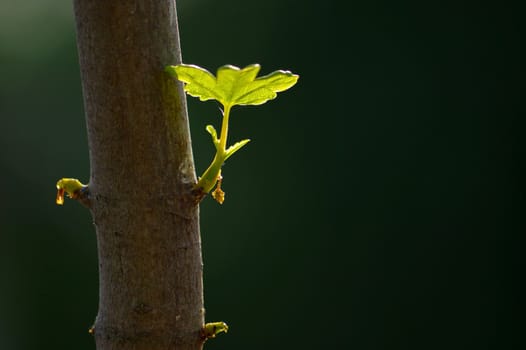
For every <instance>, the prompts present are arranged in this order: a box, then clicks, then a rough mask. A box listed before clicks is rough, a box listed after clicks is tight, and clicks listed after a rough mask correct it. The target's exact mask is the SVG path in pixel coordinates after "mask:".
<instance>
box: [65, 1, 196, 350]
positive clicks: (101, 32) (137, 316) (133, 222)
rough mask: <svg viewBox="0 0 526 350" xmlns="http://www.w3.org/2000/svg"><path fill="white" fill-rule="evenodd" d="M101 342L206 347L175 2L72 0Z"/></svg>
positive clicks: (101, 345) (103, 348)
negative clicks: (174, 70) (173, 68)
mask: <svg viewBox="0 0 526 350" xmlns="http://www.w3.org/2000/svg"><path fill="white" fill-rule="evenodd" d="M74 11H75V18H76V25H77V44H78V51H79V59H80V69H81V76H82V86H83V93H84V104H85V111H86V120H87V130H88V141H89V150H90V162H91V176H90V182H89V194H90V201H89V202H90V207H91V208H90V209H91V212H92V216H93V220H94V224H95V227H96V232H97V244H98V256H99V274H100V277H99V293H100V296H99V297H100V300H99V311H98V315H97V318H96V321H95V324H94V326H93V329H92V331H93V334H94V336H95V341H96V344H97V349H98V350H109V349H119V350H127V349H134V350H142V349H144V350H146V349H147V350H156V349H163V350H166V349H177V350H190V349H191V350H195V349H201V348H202V343H203V340H202V339H201V337H200V330H201V328H202V326H203V321H204V309H203V291H202V258H201V240H200V234H199V209H198V204H197V203H196V200H195V198H194V195H193V194H192V186H193V185H194V184H195V182H196V177H195V170H194V163H193V155H192V150H191V140H190V134H189V127H188V119H187V112H186V102H185V96H184V92H183V90H182V86H181V84H180V83H176V82H175V81H173V80H172V79H171V78H170V77H169V76H168V75H167V74H165V73H164V70H163V69H164V67H165V66H166V65H169V64H178V63H180V62H181V54H180V46H179V33H178V27H177V15H176V5H175V1H174V0H126V1H122V0H75V1H74Z"/></svg>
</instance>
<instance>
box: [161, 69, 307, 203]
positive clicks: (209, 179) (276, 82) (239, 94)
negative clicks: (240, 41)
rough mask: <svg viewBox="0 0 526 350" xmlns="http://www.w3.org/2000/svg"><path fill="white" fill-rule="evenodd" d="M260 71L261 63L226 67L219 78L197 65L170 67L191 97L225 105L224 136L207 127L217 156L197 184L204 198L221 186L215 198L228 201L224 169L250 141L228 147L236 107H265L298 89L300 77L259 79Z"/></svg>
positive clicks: (284, 75)
mask: <svg viewBox="0 0 526 350" xmlns="http://www.w3.org/2000/svg"><path fill="white" fill-rule="evenodd" d="M260 68H261V67H260V66H259V65H258V64H252V65H249V66H247V67H245V68H243V69H240V68H238V67H235V66H231V65H226V66H222V67H220V68H219V69H218V70H217V78H216V77H215V76H214V75H213V74H212V73H210V72H209V71H207V70H206V69H203V68H201V67H198V66H195V65H188V64H180V65H177V66H168V67H166V71H167V72H168V73H169V74H170V75H172V76H173V77H175V78H177V79H178V80H180V81H182V82H183V83H184V89H185V91H186V92H187V93H188V94H189V95H190V96H193V97H198V98H199V99H200V100H201V101H207V100H217V101H218V102H219V103H221V104H222V105H223V122H222V124H221V134H220V136H219V137H218V136H217V131H216V130H215V128H214V127H213V126H212V125H207V126H206V131H208V133H209V134H210V135H211V136H212V142H213V144H214V146H215V148H216V155H215V157H214V159H213V161H212V163H211V164H210V166H209V167H208V169H206V171H205V172H204V173H203V175H202V176H201V177H200V178H199V181H198V183H197V184H196V185H195V189H196V190H198V191H199V192H200V193H201V194H203V195H204V194H207V193H209V192H210V191H211V190H212V188H214V186H215V185H216V184H217V185H218V186H217V188H216V190H215V191H214V192H213V193H212V195H213V197H214V199H216V200H217V201H218V202H219V203H223V201H224V192H223V191H222V190H221V179H222V177H221V167H222V166H223V163H224V162H225V161H226V160H227V159H228V158H229V157H230V156H232V154H234V153H235V152H237V151H238V150H239V149H241V148H242V147H243V146H244V145H246V144H247V143H248V142H249V141H250V140H249V139H246V140H242V141H239V142H237V143H235V144H233V145H232V146H230V147H228V148H227V137H228V122H229V118H230V111H231V109H232V107H234V106H236V105H242V106H246V105H260V104H263V103H265V102H267V101H268V100H272V99H274V98H276V96H277V93H278V92H281V91H285V90H287V89H289V88H291V87H292V86H294V84H296V82H297V81H298V78H299V76H298V75H296V74H292V73H291V72H289V71H282V70H278V71H275V72H272V73H270V74H268V75H265V76H262V77H257V74H258V72H259V70H260Z"/></svg>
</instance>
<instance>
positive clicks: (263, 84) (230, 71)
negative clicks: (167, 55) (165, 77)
mask: <svg viewBox="0 0 526 350" xmlns="http://www.w3.org/2000/svg"><path fill="white" fill-rule="evenodd" d="M260 68H261V67H260V65H259V64H252V65H249V66H246V67H245V68H243V69H240V68H238V67H235V66H231V65H226V66H222V67H220V68H219V69H218V70H217V78H216V77H214V76H213V75H212V73H210V72H209V71H207V70H206V69H203V68H201V67H198V66H195V65H189V64H180V65H177V66H168V67H167V68H166V71H167V72H168V73H170V74H171V75H173V76H175V77H176V78H177V79H179V80H180V81H182V82H183V83H185V86H184V89H185V91H186V92H187V93H188V94H189V95H191V96H194V97H199V99H200V100H201V101H207V100H217V101H219V102H220V103H221V104H222V105H223V106H225V108H226V107H227V106H228V107H232V106H235V105H260V104H263V103H265V102H267V101H268V100H272V99H274V98H276V96H277V93H278V92H281V91H285V90H287V89H289V88H290V87H292V86H294V84H296V82H297V81H298V78H299V76H298V75H296V74H293V73H291V72H289V71H284V70H278V71H275V72H272V73H270V74H268V75H265V76H262V77H259V78H256V76H257V74H258V72H259V70H260Z"/></svg>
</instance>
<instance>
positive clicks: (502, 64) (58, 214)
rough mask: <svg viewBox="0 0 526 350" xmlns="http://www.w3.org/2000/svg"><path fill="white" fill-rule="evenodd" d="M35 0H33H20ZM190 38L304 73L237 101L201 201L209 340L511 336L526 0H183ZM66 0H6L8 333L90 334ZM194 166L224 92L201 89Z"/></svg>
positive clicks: (235, 57)
mask: <svg viewBox="0 0 526 350" xmlns="http://www.w3.org/2000/svg"><path fill="white" fill-rule="evenodd" d="M22 4H25V5H22ZM178 7H179V16H180V28H181V41H182V47H183V59H184V61H185V62H186V63H194V64H198V65H201V66H203V67H206V68H208V69H210V70H212V71H215V70H216V69H217V67H219V66H221V65H223V64H226V63H230V64H234V65H238V66H244V65H247V64H251V63H255V62H258V63H260V64H261V65H262V73H263V74H266V73H269V72H271V71H273V70H276V69H289V70H292V71H293V72H295V73H298V74H300V76H301V78H300V80H299V83H298V85H297V86H295V87H294V88H293V89H291V90H290V91H287V92H284V93H281V94H280V96H279V97H278V98H277V99H276V100H274V101H271V102H269V103H267V104H265V105H263V106H260V107H245V108H236V109H234V111H233V115H232V120H231V128H232V131H231V140H232V141H237V140H240V139H243V138H247V137H248V138H251V139H252V142H251V143H250V144H249V145H248V146H246V147H245V148H244V149H243V150H242V151H240V152H239V153H238V154H236V156H235V157H233V158H232V159H231V160H229V162H228V163H227V164H226V166H225V167H224V170H223V171H224V172H223V174H224V176H225V181H224V189H225V190H226V192H227V200H226V202H225V204H224V205H223V206H219V205H217V204H216V203H215V202H213V201H212V200H211V199H209V198H207V199H206V200H205V201H204V202H203V203H202V205H201V225H202V232H201V233H202V239H203V255H204V263H205V275H204V278H205V301H206V308H207V319H208V320H209V321H217V320H224V321H226V322H228V324H229V325H230V327H231V330H230V332H229V333H228V334H227V335H225V336H223V335H222V336H220V337H218V338H217V339H215V340H213V341H210V342H208V343H207V344H206V348H207V349H210V350H212V349H228V350H235V349H243V350H246V349H250V350H258V349H261V350H269V349H302V350H306V349H336V348H337V349H360V350H362V349H364V350H366V349H419V350H420V349H437V350H438V349H440V350H442V349H478V350H481V349H513V348H515V347H514V346H518V337H517V332H518V331H519V329H520V326H519V324H517V323H514V322H512V319H513V317H514V316H517V312H518V311H516V309H515V302H516V298H517V288H518V284H519V281H520V280H521V279H522V276H521V275H520V274H519V263H520V262H521V259H520V254H521V251H520V250H521V248H520V246H519V244H518V242H519V238H520V236H521V235H522V233H521V232H520V229H521V228H522V229H523V228H524V227H523V226H524V219H523V218H521V217H519V215H521V214H522V208H521V206H522V204H523V203H524V194H523V192H522V191H521V190H522V188H519V184H518V181H519V176H518V173H519V171H520V170H523V169H522V168H523V167H524V165H523V164H524V153H522V152H520V151H519V141H520V140H519V128H520V125H519V124H520V123H519V115H518V114H519V109H520V97H519V93H520V81H519V74H520V35H519V31H518V24H519V8H518V6H516V7H514V6H512V4H511V3H506V2H498V3H495V4H494V5H491V6H490V5H485V4H483V3H481V2H472V3H467V2H463V1H451V2H438V1H436V2H425V1H387V0H384V1H380V0H378V1H363V2H355V1H334V0H333V1H330V0H326V1H318V2H316V1H294V0H264V1H263V0H261V1H241V0H223V1H213V0H200V1H197V0H194V1H190V0H180V1H179V4H178ZM72 17H73V16H72V13H71V4H70V2H65V1H64V2H62V1H59V0H56V1H51V0H48V1H36V0H32V1H29V2H16V4H15V2H14V1H10V2H2V5H1V6H0V33H1V34H0V118H1V119H0V179H1V184H2V185H1V186H0V349H39V350H40V349H54V350H55V349H78V350H83V349H94V344H93V340H92V338H91V336H89V334H88V333H87V329H88V328H89V326H90V325H91V323H92V321H93V320H94V317H95V315H96V312H97V302H98V299H97V298H98V297H97V293H98V285H97V283H98V277H97V255H96V254H97V253H96V242H95V235H94V228H93V227H92V225H91V219H90V216H89V214H88V212H87V211H86V210H85V209H83V208H82V207H81V206H80V205H78V204H77V203H74V202H72V201H67V202H66V204H65V205H64V206H63V207H58V206H55V205H54V198H55V187H54V185H55V182H56V181H57V179H58V178H60V177H70V176H71V177H78V178H80V179H82V180H87V179H88V176H89V160H88V149H87V140H86V130H85V124H84V116H83V107H82V95H81V88H80V78H79V68H78V63H77V55H76V47H75V34H74V24H73V18H72ZM189 112H190V119H191V129H192V137H193V142H194V145H193V149H194V154H195V158H196V159H195V160H196V165H197V168H198V171H199V172H201V171H202V170H203V169H204V168H205V167H206V166H207V164H208V162H209V161H210V160H211V158H212V156H213V147H212V144H211V142H210V140H209V135H208V134H207V133H206V132H205V130H204V127H205V125H206V124H208V123H213V124H215V125H216V127H219V123H220V118H219V112H218V109H217V106H216V105H215V104H214V103H212V102H209V103H199V102H198V101H197V100H195V99H190V100H189Z"/></svg>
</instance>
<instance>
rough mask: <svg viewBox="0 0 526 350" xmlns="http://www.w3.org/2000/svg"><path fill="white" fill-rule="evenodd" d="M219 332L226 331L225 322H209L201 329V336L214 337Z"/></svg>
mask: <svg viewBox="0 0 526 350" xmlns="http://www.w3.org/2000/svg"><path fill="white" fill-rule="evenodd" d="M221 332H225V333H227V332H228V326H227V324H226V323H225V322H211V323H207V324H205V326H204V327H203V328H202V329H201V337H202V338H203V339H205V340H206V339H210V338H215V337H216V335H218V334H219V333H221Z"/></svg>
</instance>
